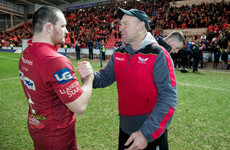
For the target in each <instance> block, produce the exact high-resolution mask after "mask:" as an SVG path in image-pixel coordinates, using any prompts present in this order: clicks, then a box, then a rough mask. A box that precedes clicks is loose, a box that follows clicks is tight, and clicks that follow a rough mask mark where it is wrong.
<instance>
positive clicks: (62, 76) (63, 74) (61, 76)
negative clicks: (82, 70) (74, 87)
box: [53, 68, 73, 84]
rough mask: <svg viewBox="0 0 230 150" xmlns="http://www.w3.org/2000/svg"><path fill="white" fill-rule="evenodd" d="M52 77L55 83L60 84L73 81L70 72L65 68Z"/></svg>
mask: <svg viewBox="0 0 230 150" xmlns="http://www.w3.org/2000/svg"><path fill="white" fill-rule="evenodd" d="M53 76H54V77H55V79H56V80H57V82H58V83H60V84H65V83H66V82H69V81H71V80H73V76H72V74H71V72H70V70H69V69H67V68H63V69H61V70H59V71H58V72H56V73H55V74H53Z"/></svg>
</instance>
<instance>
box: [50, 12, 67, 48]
mask: <svg viewBox="0 0 230 150" xmlns="http://www.w3.org/2000/svg"><path fill="white" fill-rule="evenodd" d="M57 16H58V18H59V19H58V21H57V23H56V25H55V26H54V28H53V34H52V36H51V37H52V41H53V43H54V45H58V44H64V43H65V35H66V34H67V33H68V31H67V29H66V24H67V23H66V20H65V16H64V14H62V13H60V12H57Z"/></svg>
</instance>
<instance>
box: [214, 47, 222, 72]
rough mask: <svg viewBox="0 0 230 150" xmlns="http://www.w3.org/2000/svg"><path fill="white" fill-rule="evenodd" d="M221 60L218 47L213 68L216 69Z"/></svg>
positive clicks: (215, 50)
mask: <svg viewBox="0 0 230 150" xmlns="http://www.w3.org/2000/svg"><path fill="white" fill-rule="evenodd" d="M219 59H220V46H219V45H216V46H215V48H214V63H213V68H214V69H216V68H217V66H218V63H219Z"/></svg>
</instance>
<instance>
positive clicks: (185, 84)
mask: <svg viewBox="0 0 230 150" xmlns="http://www.w3.org/2000/svg"><path fill="white" fill-rule="evenodd" d="M177 84H179V85H184V86H191V87H198V88H203V89H211V90H218V91H227V92H230V90H227V89H220V88H214V87H208V86H200V85H192V84H187V83H179V82H177Z"/></svg>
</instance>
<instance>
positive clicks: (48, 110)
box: [19, 43, 82, 149]
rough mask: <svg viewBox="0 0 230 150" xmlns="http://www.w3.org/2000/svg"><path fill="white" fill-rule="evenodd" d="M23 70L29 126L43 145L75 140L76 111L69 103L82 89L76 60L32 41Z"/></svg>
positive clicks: (22, 62) (36, 141) (53, 146)
mask: <svg viewBox="0 0 230 150" xmlns="http://www.w3.org/2000/svg"><path fill="white" fill-rule="evenodd" d="M19 73H20V78H21V82H22V85H23V89H24V92H25V95H26V97H27V99H28V104H29V112H28V128H29V132H30V135H31V137H32V139H33V141H34V145H35V147H36V146H37V148H39V149H44V148H45V149H61V147H63V146H65V144H67V143H70V142H71V141H73V140H75V139H76V137H75V132H74V130H73V129H74V127H75V120H76V115H75V113H73V112H71V111H70V110H69V109H68V108H67V106H66V105H65V104H67V103H70V102H72V101H74V100H76V99H77V98H78V97H79V96H80V95H81V94H82V90H81V87H80V85H79V82H78V80H77V78H76V77H75V72H74V68H73V66H72V63H71V62H70V61H69V60H68V59H67V58H66V57H65V56H63V55H61V54H59V53H57V48H56V47H54V46H52V45H50V44H47V43H29V46H28V47H27V48H26V49H25V51H23V53H22V56H21V58H20V60H19Z"/></svg>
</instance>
